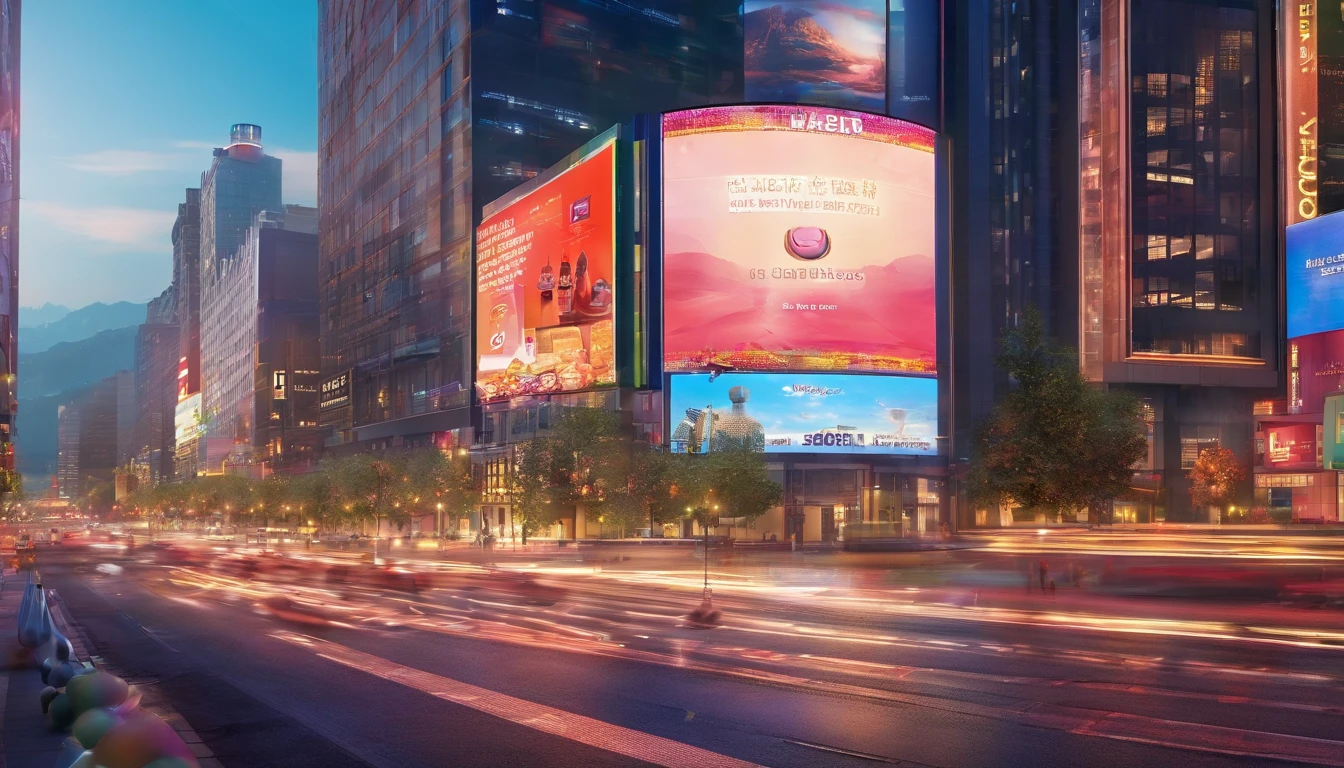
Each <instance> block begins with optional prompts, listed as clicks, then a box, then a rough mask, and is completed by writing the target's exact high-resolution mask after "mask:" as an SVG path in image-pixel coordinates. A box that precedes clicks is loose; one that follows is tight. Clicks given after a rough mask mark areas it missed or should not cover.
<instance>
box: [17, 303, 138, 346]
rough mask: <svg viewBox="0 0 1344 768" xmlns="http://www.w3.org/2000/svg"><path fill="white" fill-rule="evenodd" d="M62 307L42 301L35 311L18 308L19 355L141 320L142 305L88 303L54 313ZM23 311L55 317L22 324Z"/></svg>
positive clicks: (82, 338)
mask: <svg viewBox="0 0 1344 768" xmlns="http://www.w3.org/2000/svg"><path fill="white" fill-rule="evenodd" d="M48 308H50V309H48ZM61 309H64V307H56V306H54V305H51V304H44V305H43V306H41V307H38V308H37V309H36V310H24V309H20V310H19V317H20V320H19V322H20V325H19V357H20V359H22V357H23V356H24V355H27V354H32V353H35V352H45V351H46V350H48V349H51V348H52V347H53V346H54V345H56V344H60V343H62V342H73V341H82V340H84V339H88V338H90V337H93V336H95V335H96V334H98V333H101V332H103V331H108V330H112V329H114V328H127V327H130V326H137V325H140V324H141V323H143V322H145V305H144V304H132V303H131V302H129V301H119V302H117V303H115V304H103V303H101V302H99V303H97V304H90V305H88V306H87V307H81V308H80V309H76V310H74V311H69V310H67V311H66V314H64V315H58V313H57V311H58V310H61ZM25 311H31V312H35V313H44V312H45V313H46V314H47V315H52V316H56V317H57V319H56V320H52V321H50V322H46V323H42V324H40V325H24V324H23V322H24V321H23V317H24V312H25Z"/></svg>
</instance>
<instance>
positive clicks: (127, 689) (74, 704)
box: [18, 576, 199, 768]
mask: <svg viewBox="0 0 1344 768" xmlns="http://www.w3.org/2000/svg"><path fill="white" fill-rule="evenodd" d="M18 618H19V642H20V643H21V644H23V646H24V647H25V648H30V649H33V650H34V651H35V652H37V655H38V656H40V657H42V662H41V663H40V664H39V665H38V669H39V670H40V671H41V673H42V682H43V683H45V684H46V687H45V688H43V689H42V693H41V694H39V697H38V698H39V700H40V703H41V705H42V712H43V714H45V715H46V716H47V719H48V720H49V721H50V722H51V725H52V727H53V728H54V729H56V730H57V731H67V730H68V731H70V736H69V737H68V738H66V739H65V740H64V741H63V742H61V750H60V753H59V754H58V755H57V756H56V768H199V765H198V763H197V762H196V757H195V755H193V754H192V752H191V748H190V747H188V746H187V744H186V743H185V742H183V741H182V737H180V736H178V735H177V732H176V731H174V730H173V729H172V728H171V727H170V726H169V725H168V724H167V723H165V722H163V720H161V719H159V718H158V717H157V716H156V715H154V714H153V713H150V712H146V711H144V710H141V709H140V693H139V692H138V691H137V690H136V689H135V687H134V686H132V685H129V684H127V682H126V681H125V680H122V679H121V678H120V677H117V676H116V675H114V674H111V673H109V672H106V671H104V670H101V669H95V668H93V667H92V666H90V665H87V664H84V663H81V662H78V661H76V660H75V654H74V646H73V645H72V644H71V642H70V640H69V639H68V638H66V637H65V636H64V635H62V634H61V633H60V631H59V630H58V629H57V628H56V627H55V626H54V625H53V624H52V621H51V613H50V610H49V608H48V606H47V597H46V593H45V592H44V591H43V589H42V581H41V577H40V576H39V577H38V578H37V579H36V581H34V580H32V578H31V576H30V580H29V582H28V586H27V587H26V588H25V590H24V593H23V601H22V602H21V603H20V604H19V616H18Z"/></svg>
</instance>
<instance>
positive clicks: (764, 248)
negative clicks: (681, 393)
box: [662, 105, 937, 375]
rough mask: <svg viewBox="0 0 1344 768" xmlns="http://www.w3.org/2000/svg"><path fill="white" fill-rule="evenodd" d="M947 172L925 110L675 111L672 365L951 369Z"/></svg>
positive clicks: (668, 165)
mask: <svg viewBox="0 0 1344 768" xmlns="http://www.w3.org/2000/svg"><path fill="white" fill-rule="evenodd" d="M934 185H935V164H934V133H933V131H931V130H929V129H928V128H925V127H923V126H919V125H915V124H914V123H908V122H905V121H902V120H895V119H892V118H887V117H881V116H878V115H869V114H864V113H860V112H849V111H845V110H839V109H827V108H820V107H799V106H795V105H790V106H782V105H750V106H736V107H711V108H705V109H693V110H686V111H682V112H672V113H668V114H666V115H664V116H663V201H662V202H663V333H664V336H663V350H664V359H663V364H664V369H665V370H666V371H668V372H672V373H677V372H687V371H727V370H733V371H835V372H843V371H857V372H868V373H899V374H915V375H921V374H922V375H933V374H934V373H936V364H935V340H936V332H937V323H936V311H935V299H934V242H935V218H936V210H935V191H934Z"/></svg>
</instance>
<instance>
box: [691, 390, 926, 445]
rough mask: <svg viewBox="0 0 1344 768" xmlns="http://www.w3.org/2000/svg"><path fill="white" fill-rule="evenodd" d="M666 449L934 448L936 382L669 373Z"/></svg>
mask: <svg viewBox="0 0 1344 768" xmlns="http://www.w3.org/2000/svg"><path fill="white" fill-rule="evenodd" d="M670 386H671V395H670V402H671V409H672V411H671V419H670V422H671V425H670V427H671V430H672V449H673V450H675V451H678V452H682V451H684V452H689V453H704V452H707V451H713V450H716V449H719V448H720V447H730V446H742V445H745V446H747V447H751V448H755V449H757V450H764V451H766V452H767V453H837V454H841V453H842V454H856V453H861V454H906V455H921V456H932V455H934V454H936V453H937V451H938V444H937V440H936V439H935V438H936V436H937V432H938V381H937V380H936V379H931V378H921V377H913V376H861V375H854V374H805V373H725V374H721V375H718V376H714V375H713V374H699V373H687V374H677V375H674V376H672V377H671V385H670Z"/></svg>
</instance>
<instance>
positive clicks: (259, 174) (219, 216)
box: [189, 123, 282, 280]
mask: <svg viewBox="0 0 1344 768" xmlns="http://www.w3.org/2000/svg"><path fill="white" fill-rule="evenodd" d="M280 165H281V164H280V160H279V158H275V157H271V156H270V155H267V154H265V153H264V152H263V151H262V144H261V127H260V126H256V125H250V124H247V123H238V124H236V125H234V126H233V127H232V128H231V129H230V131H229V144H228V146H226V147H223V148H216V149H215V156H214V159H213V160H212V161H211V162H210V168H209V169H208V170H207V171H206V172H205V173H203V174H201V258H202V259H203V260H204V262H203V263H204V264H206V265H208V266H210V267H214V266H216V265H218V264H219V262H220V261H222V260H224V259H227V258H229V257H230V256H232V255H233V254H234V252H235V251H237V250H238V247H239V246H241V245H242V244H243V233H245V232H246V231H247V229H248V227H250V226H252V217H253V216H255V215H256V214H257V213H258V212H260V211H278V210H281V208H282V201H281V199H280V185H281V182H280ZM189 202H190V201H189ZM209 271H210V270H208V269H205V270H202V275H201V278H202V279H203V280H209V279H210V275H209Z"/></svg>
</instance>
